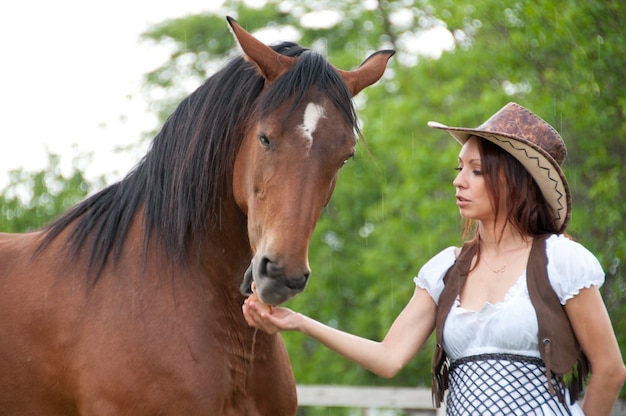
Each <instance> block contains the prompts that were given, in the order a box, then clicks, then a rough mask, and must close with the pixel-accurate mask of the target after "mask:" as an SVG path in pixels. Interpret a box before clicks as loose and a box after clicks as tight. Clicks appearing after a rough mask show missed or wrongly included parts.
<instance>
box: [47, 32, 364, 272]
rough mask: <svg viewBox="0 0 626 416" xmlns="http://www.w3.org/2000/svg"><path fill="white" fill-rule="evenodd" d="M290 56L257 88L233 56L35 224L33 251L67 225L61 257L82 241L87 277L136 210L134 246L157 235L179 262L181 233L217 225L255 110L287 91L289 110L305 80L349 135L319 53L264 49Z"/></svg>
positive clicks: (186, 252)
mask: <svg viewBox="0 0 626 416" xmlns="http://www.w3.org/2000/svg"><path fill="white" fill-rule="evenodd" d="M273 49H274V50H276V51H277V52H279V53H281V54H283V55H287V56H299V60H298V63H297V64H296V65H295V66H294V67H293V68H292V69H290V70H289V71H288V72H287V73H285V74H284V75H283V76H281V77H280V78H278V79H277V80H276V81H275V82H274V83H272V84H270V87H269V88H268V89H267V90H266V91H263V85H264V80H263V79H262V78H261V77H260V76H259V74H258V72H257V71H256V69H255V68H254V66H253V64H251V63H249V62H248V61H246V60H244V59H243V58H242V57H237V58H234V59H232V60H231V61H229V62H228V63H227V65H226V66H225V67H224V68H223V69H222V70H220V71H219V72H217V73H216V74H215V75H213V76H211V77H210V78H208V79H207V80H206V82H205V83H204V84H203V85H202V86H200V87H199V88H198V89H197V90H196V91H195V92H194V93H192V94H191V95H190V96H188V97H187V98H185V99H184V100H183V101H182V102H181V103H180V105H179V106H178V108H177V109H176V110H175V111H174V113H173V114H172V115H171V116H170V117H169V118H168V120H167V121H166V122H165V124H164V125H163V128H162V130H161V131H160V132H159V134H158V135H157V136H156V137H155V138H154V140H153V142H152V145H151V148H150V150H149V151H148V152H147V153H146V155H145V156H144V157H143V159H142V160H141V161H140V162H139V163H138V164H137V166H136V167H135V168H134V169H133V170H131V171H130V172H129V173H128V175H127V176H126V177H125V178H124V179H122V180H121V181H119V182H117V183H115V184H113V185H110V186H108V187H106V188H105V189H103V190H102V191H100V192H98V193H96V194H95V195H93V196H91V197H89V198H88V199H86V200H84V201H83V202H81V203H79V204H78V205H76V206H75V207H73V208H72V209H71V210H69V211H68V212H67V213H65V214H63V215H62V216H61V217H59V218H58V219H56V220H55V221H54V222H52V223H51V224H49V225H48V226H47V227H46V228H45V230H44V231H45V238H44V239H43V240H42V243H41V245H40V247H39V251H41V250H43V249H44V248H45V247H46V246H47V245H48V244H49V243H50V242H51V241H52V240H54V239H55V238H56V237H58V235H59V234H60V233H61V232H62V231H63V230H64V229H66V228H67V227H68V226H70V224H72V223H73V225H72V229H71V233H70V237H69V240H68V242H69V243H70V255H71V256H74V257H75V256H76V255H77V254H78V252H79V250H80V249H81V248H82V247H83V246H84V245H85V244H86V243H87V241H88V240H89V241H91V247H90V248H89V271H88V274H91V275H92V276H93V277H94V280H97V277H98V276H99V274H100V272H101V271H102V269H103V268H104V266H105V265H106V263H107V261H108V260H110V259H111V258H110V255H111V253H113V257H112V259H113V260H116V259H117V258H119V256H120V254H121V251H122V247H123V243H124V241H125V239H126V236H127V234H128V231H129V229H130V227H131V224H132V223H133V221H134V220H135V219H136V216H137V214H138V213H139V211H140V210H141V209H143V210H144V214H145V215H144V218H145V220H144V225H143V226H144V234H145V235H144V237H143V239H144V247H143V250H144V253H145V250H147V249H148V246H149V245H150V244H153V242H154V241H157V242H158V243H159V244H158V246H160V247H161V248H163V249H164V251H165V254H166V255H167V257H168V258H169V259H170V260H172V261H174V262H176V263H178V264H180V265H185V264H188V261H189V259H190V256H191V255H192V254H194V253H190V249H189V241H190V239H191V236H192V235H193V236H195V237H196V238H197V237H198V236H206V235H208V232H209V231H210V230H211V229H214V228H215V227H221V224H220V223H219V216H218V212H219V207H220V200H221V199H222V198H223V197H224V196H226V197H230V195H231V180H232V167H233V163H234V158H235V155H236V152H237V151H238V149H239V145H240V143H241V140H242V138H243V136H244V132H245V131H247V130H248V129H249V128H250V127H251V126H252V125H253V124H252V123H254V120H255V119H257V118H255V117H258V116H259V115H260V116H263V115H264V114H267V113H269V112H271V111H272V110H274V109H276V108H277V107H278V106H279V105H281V104H283V103H284V102H285V101H287V100H288V99H290V98H291V97H292V96H295V100H294V104H293V107H292V108H295V106H297V104H298V103H299V101H300V100H301V99H302V97H303V95H304V93H306V91H307V90H308V89H309V88H310V87H313V86H315V87H317V88H319V89H320V90H321V91H325V92H326V94H327V95H328V97H329V98H330V99H331V100H332V101H333V102H334V103H335V105H337V107H338V108H339V109H340V111H341V112H342V114H343V115H344V117H345V119H346V121H347V122H349V123H350V125H352V126H353V127H354V130H355V132H356V133H358V132H359V131H358V126H357V120H356V114H355V111H354V107H353V104H352V101H351V96H350V93H349V92H348V90H347V87H346V85H345V83H344V82H343V80H342V79H341V77H340V76H339V74H338V73H337V72H336V71H335V70H333V69H332V67H331V66H330V65H329V64H328V62H327V61H326V60H325V59H324V58H323V57H322V56H321V55H319V54H317V53H314V52H311V51H309V50H307V49H305V48H303V47H301V46H299V45H296V44H294V43H291V42H284V43H281V44H279V45H276V46H274V47H273Z"/></svg>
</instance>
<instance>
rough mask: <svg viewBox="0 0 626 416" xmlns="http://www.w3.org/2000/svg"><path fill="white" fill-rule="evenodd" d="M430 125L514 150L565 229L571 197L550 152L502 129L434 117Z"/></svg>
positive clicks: (462, 140) (462, 137) (461, 139)
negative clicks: (458, 124)
mask: <svg viewBox="0 0 626 416" xmlns="http://www.w3.org/2000/svg"><path fill="white" fill-rule="evenodd" d="M428 126H429V127H432V128H434V129H440V130H446V131H447V132H448V133H449V134H450V135H452V137H454V138H455V139H456V140H457V141H458V142H459V143H461V144H465V142H467V140H468V139H469V138H470V137H471V136H479V137H482V138H484V139H486V140H489V141H490V142H492V143H493V144H495V145H497V146H499V147H500V148H502V149H503V150H504V151H506V152H507V153H509V154H511V155H512V156H513V157H514V158H515V159H517V160H518V161H519V162H520V163H521V164H522V165H523V166H524V167H525V168H526V170H527V171H528V172H529V173H530V175H531V176H532V177H533V179H534V180H535V182H536V183H537V185H538V186H539V189H540V190H541V193H542V194H543V196H544V198H545V199H546V202H547V203H548V204H549V205H550V207H551V208H552V210H553V212H554V214H555V221H556V223H557V226H558V227H559V232H561V233H562V232H564V231H565V229H566V228H567V224H568V222H569V217H570V213H571V208H572V200H571V195H570V190H569V185H568V183H567V180H566V179H565V174H564V173H563V171H562V169H561V167H560V166H559V164H558V163H557V162H556V161H555V160H554V158H552V156H550V154H548V153H547V152H546V151H544V150H543V149H541V148H540V147H538V146H537V145H535V144H534V143H532V142H529V141H526V140H523V139H520V138H517V137H511V136H508V135H506V134H502V133H501V132H491V131H486V130H482V129H472V128H463V127H450V126H446V125H445V124H441V123H438V122H435V121H429V122H428Z"/></svg>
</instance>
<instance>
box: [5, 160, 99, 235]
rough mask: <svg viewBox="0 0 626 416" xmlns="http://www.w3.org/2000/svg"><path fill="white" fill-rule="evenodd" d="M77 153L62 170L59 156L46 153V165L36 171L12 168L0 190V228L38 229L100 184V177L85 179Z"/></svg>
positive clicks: (9, 229) (21, 230)
mask: <svg viewBox="0 0 626 416" xmlns="http://www.w3.org/2000/svg"><path fill="white" fill-rule="evenodd" d="M88 159H89V157H88V156H86V155H80V156H79V157H77V158H75V159H74V160H73V162H72V165H73V166H72V169H71V172H70V173H69V174H65V173H64V172H63V171H62V170H61V168H60V161H61V157H60V156H59V155H57V154H51V153H49V154H48V165H47V166H46V167H45V168H44V169H42V170H38V171H25V170H23V169H16V170H13V171H11V172H9V183H8V184H7V185H6V186H5V188H4V189H2V191H1V192H0V231H2V232H11V233H17V232H27V231H33V230H35V229H38V228H40V227H42V226H44V225H46V224H47V223H48V222H50V221H51V220H52V219H54V218H55V217H56V216H57V215H59V214H60V213H62V212H63V211H65V210H66V209H68V208H69V207H71V206H73V205H75V204H76V203H78V202H79V201H81V200H83V199H84V198H85V197H86V196H87V194H88V193H89V192H90V191H91V190H92V189H97V188H98V187H101V186H102V185H103V183H104V179H103V178H98V179H96V180H93V181H89V180H87V178H86V177H85V173H84V167H83V166H84V165H83V162H86V161H87V160H88Z"/></svg>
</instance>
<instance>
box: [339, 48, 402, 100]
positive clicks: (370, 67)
mask: <svg viewBox="0 0 626 416" xmlns="http://www.w3.org/2000/svg"><path fill="white" fill-rule="evenodd" d="M395 53H396V52H395V51H393V50H384V51H378V52H375V53H373V54H371V55H370V56H369V57H368V58H367V59H366V60H365V61H363V63H362V64H361V65H360V66H359V67H358V68H357V69H355V70H354V71H344V70H341V69H338V71H339V74H340V75H341V77H342V78H343V80H344V81H345V83H346V84H347V85H348V89H349V90H350V92H351V93H352V96H353V97H354V96H355V95H357V94H358V93H359V92H361V91H362V90H363V89H364V88H366V87H369V86H370V85H372V84H373V83H375V82H376V81H378V80H379V79H380V77H382V76H383V73H384V72H385V68H386V67H387V62H388V61H389V58H391V57H392V56H393V55H394V54H395Z"/></svg>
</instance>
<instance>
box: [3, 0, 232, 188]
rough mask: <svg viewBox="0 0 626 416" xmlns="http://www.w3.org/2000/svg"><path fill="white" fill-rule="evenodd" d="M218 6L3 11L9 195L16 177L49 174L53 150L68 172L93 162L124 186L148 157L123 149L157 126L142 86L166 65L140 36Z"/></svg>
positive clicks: (28, 3)
mask: <svg viewBox="0 0 626 416" xmlns="http://www.w3.org/2000/svg"><path fill="white" fill-rule="evenodd" d="M216 3H221V1H215V0H204V1H200V0H175V1H167V2H166V1H154V0H108V1H106V2H91V1H84V0H82V1H81V0H55V1H50V0H20V1H3V2H2V3H0V56H1V58H0V191H1V190H2V189H3V188H4V187H5V186H6V184H7V183H8V171H9V170H11V169H15V168H20V167H22V168H25V169H27V170H39V169H43V168H45V167H46V166H47V164H48V162H47V156H46V155H47V153H46V149H49V150H50V151H51V152H53V153H57V154H59V155H61V158H62V159H61V164H62V167H64V170H66V169H68V168H69V167H70V166H71V162H72V159H73V157H74V156H76V155H77V154H79V153H88V152H93V153H94V155H93V159H92V162H91V163H90V164H89V166H88V167H87V174H88V176H90V177H94V176H96V175H99V174H111V175H110V176H109V178H110V179H112V180H114V179H117V178H119V177H121V176H123V175H124V174H126V172H127V171H128V170H129V169H130V168H131V167H132V166H133V165H134V164H135V163H136V162H137V161H138V160H139V158H140V157H141V156H142V154H143V150H141V151H138V152H137V154H129V153H127V152H126V153H115V152H114V148H115V147H116V146H119V145H128V144H134V143H137V142H138V141H139V139H140V137H141V132H142V131H146V130H148V129H149V128H152V127H155V126H156V125H157V124H156V118H155V116H154V115H151V114H149V113H147V111H146V109H147V105H146V103H145V102H144V101H143V97H142V96H141V94H140V86H141V76H142V75H143V74H144V73H146V72H148V71H149V70H151V69H153V68H154V67H156V66H157V65H158V64H160V63H161V62H163V59H164V57H163V55H162V53H159V50H158V49H156V48H152V49H151V48H149V47H148V46H147V45H145V44H141V43H140V41H139V40H140V39H139V35H140V33H141V32H143V31H145V30H146V29H147V28H148V27H150V25H152V24H155V23H159V22H161V21H163V20H165V19H168V18H175V17H180V16H185V15H188V14H196V13H200V12H203V11H206V10H208V9H209V8H210V7H209V5H215V4H216ZM224 25H225V26H226V20H225V19H224ZM124 117H126V118H124ZM74 145H75V146H76V148H77V150H76V149H74ZM109 182H111V180H110V181H109Z"/></svg>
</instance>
